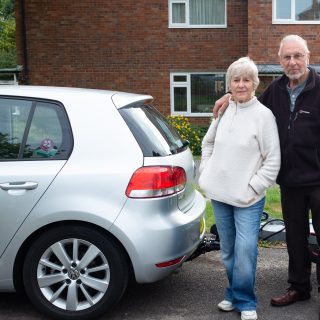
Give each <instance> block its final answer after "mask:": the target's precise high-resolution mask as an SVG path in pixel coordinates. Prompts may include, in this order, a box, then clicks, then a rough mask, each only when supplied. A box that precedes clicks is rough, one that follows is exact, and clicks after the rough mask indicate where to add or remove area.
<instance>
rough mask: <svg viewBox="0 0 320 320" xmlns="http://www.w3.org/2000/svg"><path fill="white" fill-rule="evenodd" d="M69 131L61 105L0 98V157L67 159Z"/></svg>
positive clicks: (12, 158) (7, 158)
mask: <svg viewBox="0 0 320 320" xmlns="http://www.w3.org/2000/svg"><path fill="white" fill-rule="evenodd" d="M71 148H72V140H71V131H70V128H69V123H68V121H67V119H66V115H65V113H64V111H63V109H62V107H61V106H58V105H56V104H53V103H47V102H41V101H39V102H35V101H27V100H16V99H0V160H5V161H7V160H18V159H20V160H43V159H47V160H48V159H67V158H68V156H69V154H70V152H71Z"/></svg>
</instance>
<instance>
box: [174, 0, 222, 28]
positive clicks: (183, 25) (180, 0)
mask: <svg viewBox="0 0 320 320" xmlns="http://www.w3.org/2000/svg"><path fill="white" fill-rule="evenodd" d="M227 1H228V0H225V2H224V5H225V9H224V12H225V16H224V24H190V19H189V17H190V15H189V0H168V8H169V10H168V11H169V28H227ZM174 3H184V4H185V6H186V22H185V23H173V22H172V5H173V4H174Z"/></svg>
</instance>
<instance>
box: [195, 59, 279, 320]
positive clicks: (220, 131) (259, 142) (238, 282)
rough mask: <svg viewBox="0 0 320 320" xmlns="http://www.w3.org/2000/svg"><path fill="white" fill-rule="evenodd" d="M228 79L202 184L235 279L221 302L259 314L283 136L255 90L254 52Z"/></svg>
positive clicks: (245, 315)
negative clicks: (265, 231)
mask: <svg viewBox="0 0 320 320" xmlns="http://www.w3.org/2000/svg"><path fill="white" fill-rule="evenodd" d="M226 79H227V86H228V90H229V91H230V92H231V94H232V96H231V98H230V101H229V108H228V109H227V110H226V111H225V113H224V114H223V115H220V116H219V117H218V119H217V120H214V121H213V122H212V124H211V125H210V127H209V129H208V132H207V133H206V135H205V137H204V139H203V142H202V159H201V164H200V178H199V185H200V187H201V188H202V189H203V191H204V192H205V194H206V196H207V197H208V198H209V199H211V200H212V206H213V211H214V215H215V219H216V225H217V229H218V233H219V236H220V247H221V257H222V260H223V263H224V266H225V268H226V272H227V276H228V280H229V285H228V287H227V289H226V290H225V295H224V299H223V301H221V302H220V303H219V304H218V308H219V309H221V310H223V311H232V310H234V309H236V310H238V311H239V312H241V319H242V320H252V319H253V320H254V319H257V312H256V306H257V299H256V295H255V274H256V264H257V255H258V248H257V242H258V234H259V227H260V219H261V215H262V212H263V208H264V203H265V191H266V189H267V188H268V187H270V186H271V185H272V184H274V183H275V180H276V177H277V174H278V171H279V168H280V147H279V138H278V131H277V126H276V122H275V118H274V116H273V114H272V112H271V111H270V110H269V109H267V108H266V107H265V106H264V105H262V104H261V103H260V102H259V101H258V100H257V98H256V97H255V95H254V94H255V90H256V88H257V87H258V84H259V78H258V69H257V67H256V65H255V64H254V62H253V61H252V60H251V59H250V58H248V57H243V58H240V59H239V60H237V61H235V62H233V63H232V64H231V65H230V66H229V68H228V70H227V75H226Z"/></svg>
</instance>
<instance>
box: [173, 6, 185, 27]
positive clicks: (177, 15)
mask: <svg viewBox="0 0 320 320" xmlns="http://www.w3.org/2000/svg"><path fill="white" fill-rule="evenodd" d="M172 22H173V23H185V22H186V5H185V3H173V4H172Z"/></svg>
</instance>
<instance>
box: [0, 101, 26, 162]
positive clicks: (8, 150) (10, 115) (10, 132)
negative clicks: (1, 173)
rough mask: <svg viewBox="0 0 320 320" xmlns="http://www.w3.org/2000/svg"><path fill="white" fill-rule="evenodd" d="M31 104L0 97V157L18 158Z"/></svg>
mask: <svg viewBox="0 0 320 320" xmlns="http://www.w3.org/2000/svg"><path fill="white" fill-rule="evenodd" d="M31 104H32V103H31V102H30V101H23V100H12V99H0V159H2V160H3V159H18V156H19V150H20V146H21V142H22V138H23V135H24V131H25V127H26V123H27V119H28V116H29V112H30V109H31Z"/></svg>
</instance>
